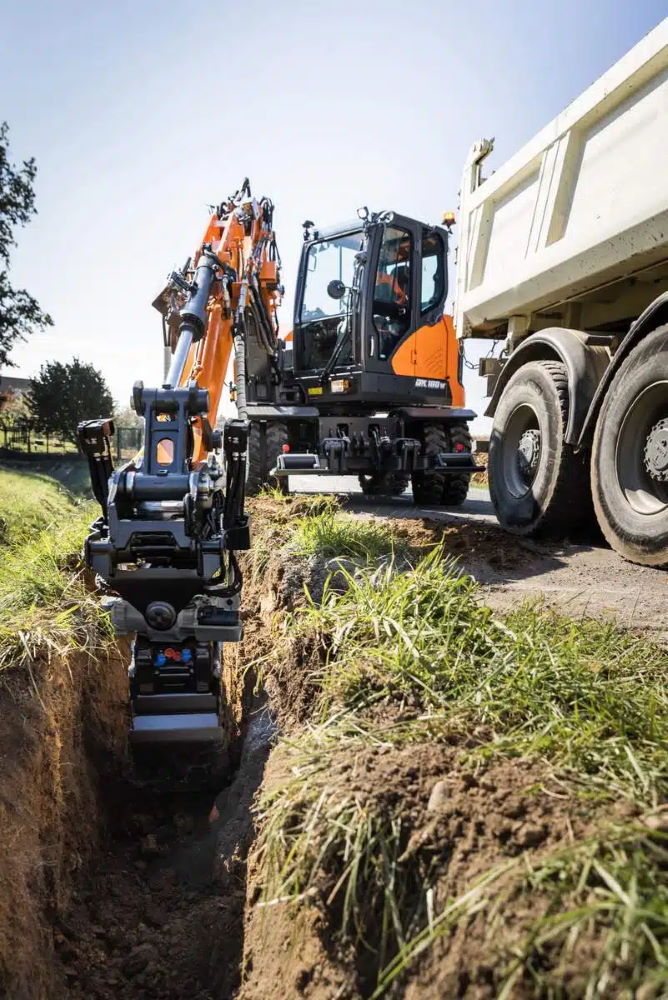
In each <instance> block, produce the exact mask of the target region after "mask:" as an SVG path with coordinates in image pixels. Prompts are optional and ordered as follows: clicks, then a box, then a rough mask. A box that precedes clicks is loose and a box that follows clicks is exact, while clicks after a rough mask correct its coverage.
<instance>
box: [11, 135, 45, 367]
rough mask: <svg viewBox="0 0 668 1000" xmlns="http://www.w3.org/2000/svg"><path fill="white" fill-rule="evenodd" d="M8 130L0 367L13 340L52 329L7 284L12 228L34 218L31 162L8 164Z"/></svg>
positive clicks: (23, 294)
mask: <svg viewBox="0 0 668 1000" xmlns="http://www.w3.org/2000/svg"><path fill="white" fill-rule="evenodd" d="M8 133H9V126H8V125H7V122H2V123H0V365H12V364H13V363H12V362H11V361H10V360H9V352H10V351H11V349H12V347H13V346H14V344H15V343H16V341H17V340H25V339H26V336H27V335H28V334H29V333H32V331H33V330H35V329H43V328H44V327H46V326H52V325H53V320H52V319H51V317H50V316H49V315H48V313H45V312H42V310H41V309H40V307H39V305H38V304H37V301H36V300H35V299H34V298H33V297H32V295H30V294H29V293H28V292H27V291H26V290H25V288H12V286H11V284H10V281H9V270H8V269H9V253H10V249H11V247H13V246H16V240H15V239H14V227H15V226H25V225H26V224H27V223H28V222H29V221H30V217H31V216H32V215H36V213H37V209H36V208H35V192H34V189H33V182H34V180H35V174H36V173H37V167H36V166H35V161H34V159H30V160H24V162H23V166H21V167H19V168H17V167H16V166H15V165H14V164H12V163H10V161H9V155H8V154H9V143H8V139H7V136H8Z"/></svg>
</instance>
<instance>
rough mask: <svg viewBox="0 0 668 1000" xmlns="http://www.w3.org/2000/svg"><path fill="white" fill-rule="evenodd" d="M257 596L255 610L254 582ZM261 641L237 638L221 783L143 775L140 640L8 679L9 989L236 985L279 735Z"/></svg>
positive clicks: (192, 995) (3, 699)
mask: <svg viewBox="0 0 668 1000" xmlns="http://www.w3.org/2000/svg"><path fill="white" fill-rule="evenodd" d="M249 589H250V588H249ZM258 600H259V598H258ZM246 606H247V608H250V609H251V610H250V612H249V618H250V619H251V622H256V621H257V619H258V615H257V614H256V613H255V612H254V608H255V607H256V606H259V605H258V601H257V600H255V598H254V597H253V595H252V593H251V594H249V600H248V601H247V604H246ZM250 632H251V636H252V634H253V624H252V623H251V627H250ZM252 649H253V643H252V641H251V643H250V644H249V647H248V649H246V651H245V653H244V652H242V650H240V649H238V648H233V647H228V649H227V650H226V654H227V655H226V661H225V664H224V683H225V688H226V692H227V706H228V710H227V717H226V718H225V720H224V725H225V727H226V729H227V734H228V746H229V753H228V756H229V769H228V776H227V781H226V782H224V784H223V787H221V788H219V789H218V790H217V791H216V790H214V789H211V788H209V789H206V790H204V789H201V788H200V789H196V788H195V789H194V788H190V787H187V786H186V787H183V788H180V787H179V786H178V785H176V784H173V783H171V784H167V785H166V786H163V787H161V786H160V784H159V783H158V782H153V781H148V780H146V778H145V776H144V775H143V774H142V775H141V776H140V775H138V774H137V772H136V769H135V768H134V767H133V765H132V763H131V761H130V755H129V750H128V744H127V733H128V723H129V714H128V703H127V702H128V699H127V675H126V667H127V659H128V655H129V652H128V649H127V647H126V646H123V647H122V648H114V649H112V651H111V652H109V653H107V654H103V655H102V654H101V655H100V656H99V657H98V658H87V657H84V656H83V655H80V656H79V655H77V656H71V657H69V658H68V657H53V658H52V659H50V660H48V659H47V660H45V661H44V662H35V663H33V664H31V665H30V667H29V668H28V669H27V670H25V671H23V670H16V671H13V672H10V674H9V675H8V676H7V677H4V678H3V683H2V685H1V686H0V768H1V770H0V883H1V884H2V892H1V893H0V997H2V998H3V1000H4V998H6V1000H61V998H62V1000H64V998H70V997H71V998H81V1000H83V998H86V1000H107V998H109V1000H111V998H112V997H113V998H117V997H119V996H121V995H122V996H123V997H124V998H127V1000H143V998H146V1000H149V998H150V1000H177V998H178V1000H181V998H183V997H188V998H189V1000H205V998H215V1000H228V998H231V997H233V996H234V995H235V993H236V990H237V987H238V985H239V981H240V967H241V956H242V949H243V926H244V922H243V911H244V905H245V898H246V875H245V860H246V854H247V850H248V846H249V843H250V841H251V839H252V816H251V808H250V807H251V803H252V800H253V797H254V794H255V792H256V790H257V788H258V786H259V785H260V782H261V780H262V774H263V770H264V765H265V761H266V758H267V756H268V753H269V746H270V742H271V739H272V735H273V723H272V719H271V716H270V714H269V712H268V710H267V707H266V700H265V698H264V696H263V695H262V693H261V692H259V691H255V679H254V675H253V673H252V671H246V670H245V660H244V656H245V655H246V656H247V655H248V652H249V650H250V651H251V652H252Z"/></svg>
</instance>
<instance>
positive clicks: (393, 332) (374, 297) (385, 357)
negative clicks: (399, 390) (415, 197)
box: [365, 214, 447, 379]
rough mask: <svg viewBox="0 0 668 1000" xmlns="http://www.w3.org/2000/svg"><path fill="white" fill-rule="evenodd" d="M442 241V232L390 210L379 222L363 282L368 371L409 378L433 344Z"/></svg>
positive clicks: (443, 277) (441, 289)
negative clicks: (365, 307)
mask: <svg viewBox="0 0 668 1000" xmlns="http://www.w3.org/2000/svg"><path fill="white" fill-rule="evenodd" d="M446 240H447V234H445V233H444V231H442V230H437V229H435V228H430V227H427V226H423V225H422V224H421V223H419V222H416V221H415V220H414V219H408V218H406V217H404V216H399V215H396V214H393V215H392V216H391V218H390V219H389V220H388V221H386V222H385V223H384V226H383V228H382V232H381V233H380V238H379V239H378V242H377V244H376V247H375V248H374V253H373V254H372V256H371V259H372V261H375V268H372V273H370V274H369V276H368V285H367V288H368V292H367V301H368V307H367V317H366V323H365V329H366V352H367V356H366V367H367V369H368V370H369V371H376V372H383V373H386V374H388V375H399V376H407V377H409V378H411V379H414V378H416V377H418V376H419V371H420V366H421V365H423V366H424V357H425V356H426V354H430V355H433V354H434V350H435V349H437V347H438V334H437V333H436V331H438V330H439V329H440V327H441V324H440V322H439V320H440V317H441V315H442V312H443V305H444V302H445V296H446V292H447V268H446V254H447V242H446ZM434 324H436V325H434ZM423 328H424V329H423ZM432 330H433V332H431V333H429V332H428V331H432ZM437 353H438V351H437ZM432 367H435V368H438V370H439V371H440V369H441V365H440V364H437V365H435V366H434V365H433V364H432Z"/></svg>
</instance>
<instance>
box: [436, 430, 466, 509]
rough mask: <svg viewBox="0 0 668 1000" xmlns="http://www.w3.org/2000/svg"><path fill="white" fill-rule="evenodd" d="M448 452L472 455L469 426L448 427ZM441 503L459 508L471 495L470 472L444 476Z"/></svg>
mask: <svg viewBox="0 0 668 1000" xmlns="http://www.w3.org/2000/svg"><path fill="white" fill-rule="evenodd" d="M448 437H449V439H450V441H449V447H448V449H447V450H448V451H456V452H468V453H469V454H470V453H471V434H470V433H469V428H468V424H465V423H460V424H450V425H449V426H448ZM443 478H444V483H443V493H442V499H441V503H443V504H445V505H446V506H448V507H459V506H461V504H463V503H464V501H465V500H466V498H467V496H468V493H469V482H470V480H471V473H470V472H462V473H460V474H459V475H455V476H444V477H443Z"/></svg>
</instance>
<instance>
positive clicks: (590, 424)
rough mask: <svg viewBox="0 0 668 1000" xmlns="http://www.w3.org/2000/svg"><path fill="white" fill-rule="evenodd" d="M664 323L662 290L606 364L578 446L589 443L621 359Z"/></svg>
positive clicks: (666, 301)
mask: <svg viewBox="0 0 668 1000" xmlns="http://www.w3.org/2000/svg"><path fill="white" fill-rule="evenodd" d="M664 323H668V292H664V293H663V294H662V295H659V296H658V297H657V298H656V299H654V301H653V302H650V304H649V305H648V306H647V308H646V309H645V310H644V312H642V313H641V314H640V316H639V317H638V319H637V320H635V321H634V322H633V323H632V324H631V326H630V327H629V332H628V333H627V334H626V335H625V337H624V339H623V340H622V342H621V344H620V345H619V347H618V348H617V350H616V351H615V354H614V357H613V359H612V362H611V364H609V365H608V368H607V370H606V372H605V374H604V376H603V378H602V379H601V381H600V382H599V384H598V387H597V389H596V392H595V393H594V398H593V400H592V401H591V405H590V406H589V410H588V412H587V416H586V419H585V420H584V423H583V425H582V428H581V430H580V434H579V436H578V440H577V442H576V443H577V445H578V447H585V446H588V445H589V444H591V440H592V438H593V436H594V428H595V426H596V420H597V418H598V413H599V410H600V409H601V404H602V402H603V398H604V397H605V394H606V392H607V391H608V388H609V386H610V383H611V382H612V380H613V378H614V377H615V375H616V374H617V371H618V369H619V366H620V365H621V363H622V361H623V360H624V359H625V358H626V357H627V356H628V355H629V354H630V353H631V351H632V350H633V348H634V347H635V346H636V344H639V343H640V341H641V340H642V339H643V338H644V337H646V336H647V334H648V333H652V331H653V330H656V329H657V327H659V326H662V325H663V324H664Z"/></svg>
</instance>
